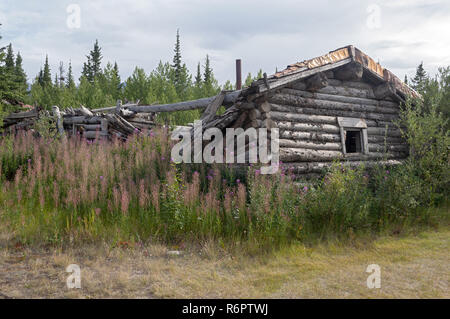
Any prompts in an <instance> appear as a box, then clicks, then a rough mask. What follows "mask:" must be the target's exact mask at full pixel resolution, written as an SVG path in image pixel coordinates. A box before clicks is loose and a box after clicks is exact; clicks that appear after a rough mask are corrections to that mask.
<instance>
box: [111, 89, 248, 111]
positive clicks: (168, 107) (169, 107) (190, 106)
mask: <svg viewBox="0 0 450 319" xmlns="http://www.w3.org/2000/svg"><path fill="white" fill-rule="evenodd" d="M240 94H241V91H233V92H226V93H225V97H224V100H223V103H224V104H225V105H231V104H234V102H236V101H237V99H238V97H239V95H240ZM215 98H216V97H215V96H213V97H207V98H202V99H198V100H193V101H185V102H178V103H171V104H162V105H138V106H129V107H128V109H129V110H130V111H133V112H136V113H140V112H146V113H150V112H151V113H157V112H175V111H188V110H195V109H203V108H206V107H207V106H208V105H209V104H210V103H211V102H212V101H213V100H214V99H215ZM104 111H106V110H104Z"/></svg>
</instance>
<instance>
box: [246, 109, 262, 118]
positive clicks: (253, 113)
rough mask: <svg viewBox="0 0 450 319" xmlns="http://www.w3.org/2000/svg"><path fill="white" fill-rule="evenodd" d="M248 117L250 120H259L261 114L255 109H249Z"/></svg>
mask: <svg viewBox="0 0 450 319" xmlns="http://www.w3.org/2000/svg"><path fill="white" fill-rule="evenodd" d="M248 117H249V118H250V120H258V119H260V118H261V112H260V111H259V110H258V109H256V108H254V109H251V110H250V111H249V112H248Z"/></svg>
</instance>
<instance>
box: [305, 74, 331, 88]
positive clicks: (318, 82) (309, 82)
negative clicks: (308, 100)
mask: <svg viewBox="0 0 450 319" xmlns="http://www.w3.org/2000/svg"><path fill="white" fill-rule="evenodd" d="M305 84H306V90H308V91H311V92H316V91H317V90H320V89H321V88H324V87H326V86H327V85H328V79H327V77H326V75H325V74H324V73H323V72H319V73H316V74H314V75H313V76H311V77H310V78H308V79H306V80H305Z"/></svg>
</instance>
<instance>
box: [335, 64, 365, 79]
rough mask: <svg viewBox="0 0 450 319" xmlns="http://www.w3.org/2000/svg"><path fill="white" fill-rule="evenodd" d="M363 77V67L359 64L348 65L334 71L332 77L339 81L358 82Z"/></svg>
mask: <svg viewBox="0 0 450 319" xmlns="http://www.w3.org/2000/svg"><path fill="white" fill-rule="evenodd" d="M362 75H363V66H362V65H361V64H359V63H350V64H347V65H345V66H343V67H341V68H338V69H336V70H334V77H335V78H336V79H339V80H345V81H347V80H359V79H361V78H362Z"/></svg>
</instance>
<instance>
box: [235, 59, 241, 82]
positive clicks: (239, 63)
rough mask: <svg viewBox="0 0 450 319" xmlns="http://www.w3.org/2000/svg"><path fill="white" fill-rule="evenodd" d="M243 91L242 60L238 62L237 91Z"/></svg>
mask: <svg viewBox="0 0 450 319" xmlns="http://www.w3.org/2000/svg"><path fill="white" fill-rule="evenodd" d="M241 89H242V65H241V59H237V60H236V90H241Z"/></svg>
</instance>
